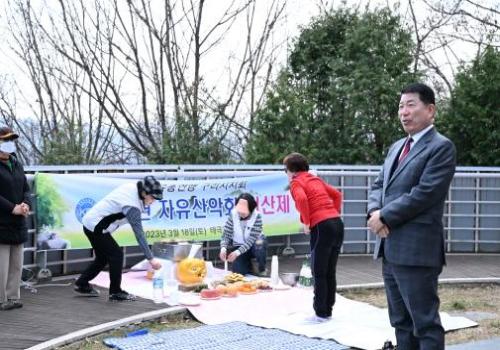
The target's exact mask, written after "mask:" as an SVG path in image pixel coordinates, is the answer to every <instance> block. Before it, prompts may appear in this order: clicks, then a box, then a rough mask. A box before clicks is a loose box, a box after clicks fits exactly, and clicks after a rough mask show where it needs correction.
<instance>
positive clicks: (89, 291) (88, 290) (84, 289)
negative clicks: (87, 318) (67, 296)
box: [73, 284, 99, 297]
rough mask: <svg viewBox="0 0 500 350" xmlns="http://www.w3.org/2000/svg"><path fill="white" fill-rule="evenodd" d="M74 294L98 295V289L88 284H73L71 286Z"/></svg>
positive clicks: (84, 295) (83, 295)
mask: <svg viewBox="0 0 500 350" xmlns="http://www.w3.org/2000/svg"><path fill="white" fill-rule="evenodd" d="M73 290H74V291H75V293H76V294H78V295H79V296H82V297H98V296H99V291H98V290H97V289H95V288H94V287H92V286H91V285H90V284H89V285H88V286H79V285H76V284H75V287H74V288H73Z"/></svg>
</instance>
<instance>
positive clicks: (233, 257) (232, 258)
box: [227, 250, 240, 263]
mask: <svg viewBox="0 0 500 350" xmlns="http://www.w3.org/2000/svg"><path fill="white" fill-rule="evenodd" d="M239 255H240V254H239V253H238V251H237V250H235V251H234V252H232V253H231V254H229V255H228V257H227V261H229V262H231V263H232V262H233V261H235V260H236V258H237V257H238V256H239Z"/></svg>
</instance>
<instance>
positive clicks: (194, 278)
mask: <svg viewBox="0 0 500 350" xmlns="http://www.w3.org/2000/svg"><path fill="white" fill-rule="evenodd" d="M206 274H207V269H206V267H205V261H204V260H201V259H196V258H186V259H184V260H181V261H180V262H179V263H178V264H177V279H178V280H179V282H181V283H185V284H192V283H200V282H202V281H203V278H205V275H206Z"/></svg>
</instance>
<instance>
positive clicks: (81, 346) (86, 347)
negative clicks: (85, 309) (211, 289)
mask: <svg viewBox="0 0 500 350" xmlns="http://www.w3.org/2000/svg"><path fill="white" fill-rule="evenodd" d="M200 325H201V323H199V322H197V321H195V320H193V318H192V317H191V316H189V314H188V313H187V312H186V313H177V314H172V315H167V316H164V317H162V318H160V319H157V320H153V321H147V322H141V323H137V324H132V325H129V326H124V327H120V328H119V329H116V330H113V331H109V332H105V333H102V334H99V335H96V336H92V337H88V338H85V339H83V340H81V341H78V342H75V343H73V344H69V345H65V346H61V347H58V348H56V349H60V350H109V349H110V348H108V347H107V346H106V345H104V343H103V342H102V341H103V339H105V338H110V337H124V336H126V335H127V334H128V333H130V332H133V331H137V330H139V329H143V328H147V329H149V331H150V332H160V331H163V330H167V329H168V330H175V329H184V328H194V327H198V326H200Z"/></svg>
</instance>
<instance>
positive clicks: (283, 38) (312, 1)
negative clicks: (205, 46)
mask: <svg viewBox="0 0 500 350" xmlns="http://www.w3.org/2000/svg"><path fill="white" fill-rule="evenodd" d="M11 1H12V0H9V1H0V44H1V45H2V51H1V52H0V77H2V79H1V80H0V81H2V80H3V84H4V88H5V86H7V87H10V84H9V83H7V85H5V84H6V83H5V79H7V81H8V82H12V81H15V82H16V84H17V86H18V87H19V89H18V90H14V92H15V93H16V94H17V96H18V98H17V101H18V105H17V107H18V110H19V111H20V113H21V114H29V113H30V112H29V110H28V109H27V108H26V103H25V102H23V101H22V98H20V96H21V95H23V96H25V98H26V100H27V101H29V102H31V103H33V101H34V100H33V97H31V96H33V94H32V93H31V92H30V91H31V90H32V84H31V83H30V81H29V80H28V78H27V77H26V75H25V74H24V73H23V70H24V69H25V67H24V66H23V65H22V62H20V60H19V59H18V58H16V56H15V54H14V53H13V52H12V50H11V49H10V42H11V41H12V35H11V34H10V33H9V32H8V28H7V17H6V12H8V11H7V9H6V6H8V4H9V3H10V2H11ZM103 1H105V0H103ZM152 1H153V2H154V1H160V2H161V1H162V0H152ZM269 1H270V0H258V2H257V4H258V6H257V9H258V11H260V12H261V13H262V15H258V16H257V17H256V18H257V19H260V20H263V19H264V15H263V14H264V13H265V8H266V4H268V3H269ZM487 1H489V2H492V1H493V2H494V1H495V0H487ZM344 2H345V3H347V4H348V5H349V6H353V7H355V6H359V7H360V8H364V7H365V6H366V5H367V4H369V6H370V7H371V8H374V7H378V6H385V5H389V6H390V7H392V8H394V6H395V3H396V1H390V0H371V1H369V0H346V1H321V0H287V1H286V7H285V13H286V17H285V18H284V20H283V21H282V22H281V24H280V26H279V30H278V31H277V32H276V33H275V34H274V35H273V37H272V40H273V41H274V42H276V43H279V42H287V43H288V44H291V43H292V42H293V38H294V37H296V36H297V35H298V34H299V33H300V27H301V26H306V25H307V24H308V23H309V22H310V21H311V18H312V17H313V16H316V15H318V13H319V11H320V7H321V6H324V7H328V6H330V5H333V6H339V5H341V4H342V3H344ZM34 3H36V4H38V5H40V4H44V3H47V4H49V5H54V4H55V5H56V4H57V1H56V0H37V2H34ZM228 3H231V0H208V1H207V2H206V7H205V11H206V14H207V15H208V16H206V17H205V18H207V19H211V18H217V14H220V13H221V11H222V10H223V9H224V8H225V7H226V6H227V4H228ZM402 3H406V2H405V1H402ZM416 3H417V5H418V4H419V2H418V1H417V2H416ZM420 4H422V3H421V2H420ZM401 11H402V12H403V13H407V9H406V8H404V7H403V6H402V7H401ZM416 14H417V17H419V19H421V20H425V18H426V16H428V13H427V12H426V9H425V7H423V6H417V7H416ZM238 25H244V23H243V22H241V23H240V24H238ZM241 43H242V40H241V37H240V35H239V32H238V31H234V32H233V33H232V34H231V35H229V36H228V37H227V38H226V42H225V44H224V45H221V46H219V47H218V48H217V50H216V51H215V50H214V51H212V52H211V53H210V55H207V58H206V61H205V62H204V67H207V68H206V72H205V73H206V77H207V79H213V80H215V81H223V80H224V79H228V74H227V69H226V68H227V67H226V65H224V64H221V62H227V57H228V55H229V53H230V52H232V51H237V50H238V48H239V47H240V46H241ZM455 50H456V52H457V53H458V58H459V59H462V60H464V61H468V60H470V59H471V58H472V57H473V56H474V54H475V50H474V49H473V48H471V46H468V45H467V44H464V43H456V45H455ZM287 53H288V49H287V45H283V47H282V49H281V51H279V53H278V62H279V65H284V64H285V63H286V57H287ZM434 56H435V57H436V60H437V61H438V62H440V63H441V64H443V69H444V71H445V73H446V74H447V75H449V76H451V75H452V71H453V69H454V68H455V67H454V66H453V65H452V66H449V65H446V64H445V62H446V60H447V56H446V55H445V54H444V52H443V53H439V52H437V53H436V54H435V55H434Z"/></svg>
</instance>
